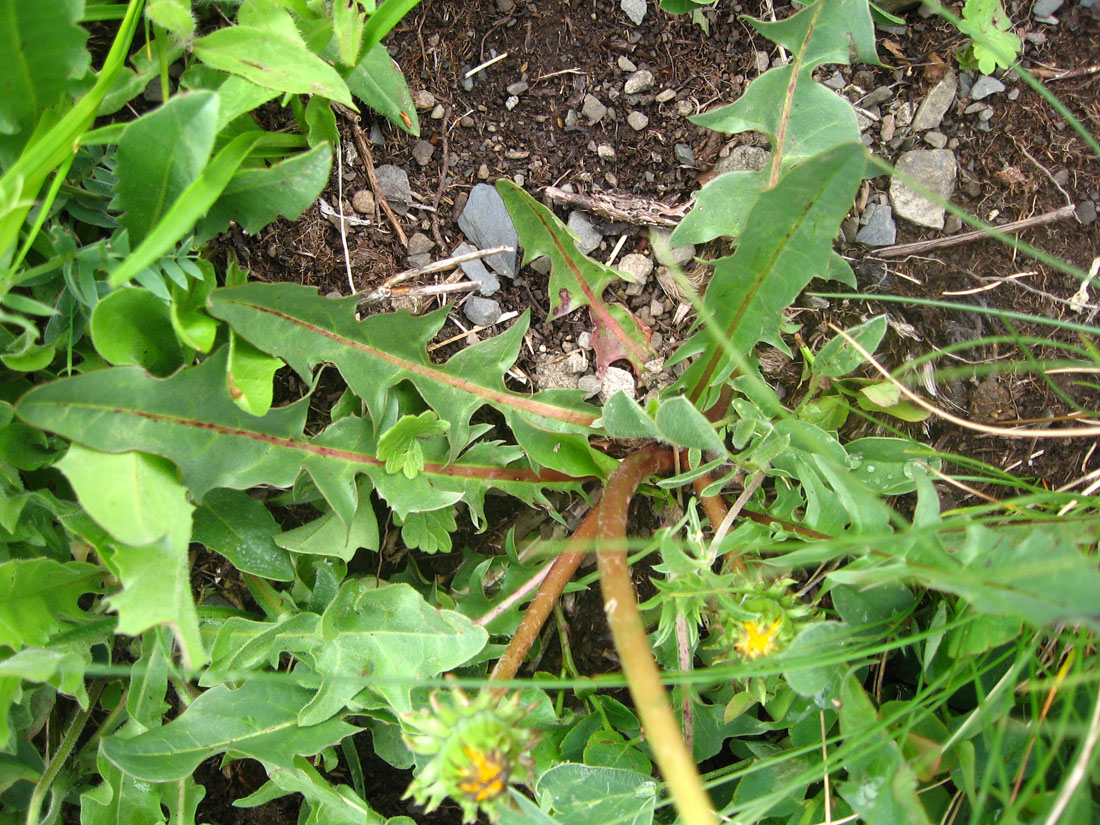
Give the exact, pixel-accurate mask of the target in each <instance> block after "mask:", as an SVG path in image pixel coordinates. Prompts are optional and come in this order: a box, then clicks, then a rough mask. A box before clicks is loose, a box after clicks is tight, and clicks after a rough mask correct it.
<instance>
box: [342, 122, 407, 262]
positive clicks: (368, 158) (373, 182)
mask: <svg viewBox="0 0 1100 825" xmlns="http://www.w3.org/2000/svg"><path fill="white" fill-rule="evenodd" d="M351 133H352V135H353V136H354V137H355V145H356V146H358V147H359V154H360V156H361V157H362V158H363V168H365V169H366V170H367V180H368V181H370V188H371V189H373V190H374V195H375V199H376V200H377V201H378V205H379V206H381V207H382V211H383V212H385V213H386V217H387V218H389V220H390V223H391V224H392V225H393V229H394V231H395V232H396V233H397V237H398V239H399V240H400V241H401V245H402V246H403V247H405V248H406V249H408V246H409V239H408V238H407V237H406V236H405V230H404V229H402V228H401V222H400V221H399V220H397V215H395V214H394V212H393V208H392V207H391V206H390V202H389V201H388V200H386V196H385V195H383V194H382V187H381V186H379V185H378V176H377V175H375V174H374V156H373V155H371V152H370V142H369V141H368V140H367V136H366V135H364V134H363V130H362V129H360V128H359V124H358V123H355V122H352V124H351Z"/></svg>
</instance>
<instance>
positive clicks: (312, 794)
mask: <svg viewBox="0 0 1100 825" xmlns="http://www.w3.org/2000/svg"><path fill="white" fill-rule="evenodd" d="M265 767H266V768H267V775H268V776H269V777H270V778H271V784H272V785H274V786H275V787H277V788H279V790H281V791H282V794H278V795H277V796H285V795H286V794H290V793H300V794H301V795H302V796H303V797H304V798H305V800H306V802H307V803H308V804H309V805H310V806H311V808H312V811H311V814H310V817H309V819H307V820H306V821H305V825H385V823H386V822H387V820H386V818H385V817H383V816H382V815H381V814H379V813H377V812H376V811H374V809H373V808H371V807H370V805H368V804H367V803H366V802H364V801H363V800H362V799H360V798H359V796H358V795H357V794H356V793H355V791H353V790H352V789H351V788H349V787H348V786H347V785H343V784H342V785H335V786H334V785H331V784H329V782H328V781H327V780H325V778H324V777H323V776H321V774H320V773H319V772H318V771H317V769H316V768H315V767H313V765H311V764H310V763H309V761H308V760H306V759H303V758H302V757H300V756H298V757H295V759H294V766H293V767H292V768H286V767H279V766H275V765H266V766H265ZM389 821H392V820H389Z"/></svg>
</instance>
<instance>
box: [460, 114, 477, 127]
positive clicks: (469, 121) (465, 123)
mask: <svg viewBox="0 0 1100 825" xmlns="http://www.w3.org/2000/svg"><path fill="white" fill-rule="evenodd" d="M459 125H460V126H462V128H463V129H472V128H473V126H474V119H473V118H472V117H470V116H469V115H463V116H462V120H460V121H459Z"/></svg>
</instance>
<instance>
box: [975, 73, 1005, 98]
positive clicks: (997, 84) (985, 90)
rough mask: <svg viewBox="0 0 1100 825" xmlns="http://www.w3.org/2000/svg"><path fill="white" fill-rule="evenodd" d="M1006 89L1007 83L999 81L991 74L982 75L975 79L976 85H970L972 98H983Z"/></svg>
mask: <svg viewBox="0 0 1100 825" xmlns="http://www.w3.org/2000/svg"><path fill="white" fill-rule="evenodd" d="M1004 90H1005V84H1003V83H1002V82H1001V81H999V80H998V79H997V78H995V77H990V76H989V75H984V74H983V75H982V76H981V77H979V78H978V79H977V80H975V81H974V85H973V86H971V87H970V99H971V100H982V99H983V98H986V97H989V96H990V95H995V94H998V93H999V92H1003V91H1004Z"/></svg>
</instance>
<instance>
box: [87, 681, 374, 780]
mask: <svg viewBox="0 0 1100 825" xmlns="http://www.w3.org/2000/svg"><path fill="white" fill-rule="evenodd" d="M309 694H310V691H309V690H308V689H306V688H303V687H299V686H298V685H295V684H292V683H291V682H290V681H289V680H279V681H271V680H261V679H254V680H248V681H245V683H244V684H243V685H241V687H239V688H237V689H236V690H230V689H229V688H228V687H226V686H225V685H218V686H217V687H214V688H212V689H210V690H208V691H206V692H205V693H203V694H202V695H201V696H199V698H197V699H196V700H195V701H194V702H192V703H191V705H190V706H189V707H188V708H187V710H185V711H184V712H183V713H182V714H180V716H178V717H177V718H175V719H174V720H172V721H171V722H169V723H168V724H167V725H165V726H164V727H161V728H154V729H153V730H150V731H147V732H145V733H143V734H141V735H140V736H135V737H134V738H133V739H122V738H120V737H119V736H117V735H115V736H108V737H107V738H106V739H104V740H103V745H102V748H103V754H104V755H105V756H106V757H107V758H108V759H110V760H111V761H112V762H113V763H114V764H116V765H118V766H119V767H120V768H121V769H122V770H123V771H125V772H126V773H127V774H129V775H130V776H133V777H136V778H138V779H144V780H148V781H150V782H168V781H173V780H178V779H183V778H185V777H188V776H190V775H191V774H192V773H193V772H194V770H195V768H196V767H198V764H199V763H200V762H202V761H203V760H204V759H207V758H208V757H210V756H213V755H214V754H218V753H228V754H229V755H230V756H238V757H239V756H243V757H248V758H252V759H259V760H261V761H263V762H265V763H267V764H271V765H274V766H276V767H282V768H292V767H293V765H294V757H295V756H299V755H300V756H312V755H313V754H315V753H318V752H319V751H321V750H322V749H323V748H327V747H329V746H331V745H335V744H336V743H337V742H339V741H340V740H341V739H343V738H344V737H345V736H350V735H351V734H353V733H355V732H356V730H357V728H355V727H353V726H352V725H349V724H347V723H345V722H342V721H340V720H339V719H329V720H327V721H325V722H322V723H320V724H317V725H313V726H310V727H301V726H299V724H298V722H297V716H298V711H299V709H300V708H301V707H302V705H303V704H305V702H307V701H308V700H309Z"/></svg>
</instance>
